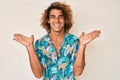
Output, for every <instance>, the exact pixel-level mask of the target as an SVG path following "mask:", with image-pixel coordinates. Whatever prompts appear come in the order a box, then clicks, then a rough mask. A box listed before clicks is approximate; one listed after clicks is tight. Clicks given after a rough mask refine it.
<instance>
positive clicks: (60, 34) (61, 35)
mask: <svg viewBox="0 0 120 80" xmlns="http://www.w3.org/2000/svg"><path fill="white" fill-rule="evenodd" d="M64 36H65V32H50V38H51V39H52V40H55V41H56V40H57V41H58V40H61V39H63V38H64Z"/></svg>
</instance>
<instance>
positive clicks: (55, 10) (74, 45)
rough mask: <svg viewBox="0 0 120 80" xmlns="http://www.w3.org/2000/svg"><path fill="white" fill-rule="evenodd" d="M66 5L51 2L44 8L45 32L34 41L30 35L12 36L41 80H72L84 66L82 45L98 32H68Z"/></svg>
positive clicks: (68, 15) (70, 12)
mask: <svg viewBox="0 0 120 80" xmlns="http://www.w3.org/2000/svg"><path fill="white" fill-rule="evenodd" d="M72 24H73V21H72V11H71V8H70V6H69V5H67V4H64V3H60V2H54V3H52V4H51V5H50V6H49V7H48V8H47V9H46V10H45V12H44V14H43V16H42V19H41V25H42V26H43V28H45V29H46V30H47V32H48V34H46V35H45V36H43V37H42V38H41V39H38V40H36V41H35V45H34V44H33V43H34V37H33V36H31V37H26V36H24V35H22V34H15V35H14V40H16V41H18V42H20V43H21V44H23V45H24V46H25V47H26V49H27V51H28V55H29V60H30V66H31V69H32V71H33V73H34V75H35V77H37V78H41V77H42V76H43V80H75V75H77V76H78V75H80V74H81V73H82V72H83V69H84V66H85V48H86V45H87V44H88V43H89V42H91V41H92V40H93V39H95V38H97V37H98V36H99V34H100V31H99V30H95V31H92V32H90V33H88V34H86V35H85V34H84V32H83V33H82V34H81V36H80V37H79V38H78V37H76V36H75V35H72V34H70V33H69V30H70V28H71V27H72Z"/></svg>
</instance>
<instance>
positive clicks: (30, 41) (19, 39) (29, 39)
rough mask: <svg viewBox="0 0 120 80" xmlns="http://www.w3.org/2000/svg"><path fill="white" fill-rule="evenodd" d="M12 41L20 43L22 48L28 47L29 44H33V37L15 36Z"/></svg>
mask: <svg viewBox="0 0 120 80" xmlns="http://www.w3.org/2000/svg"><path fill="white" fill-rule="evenodd" d="M13 39H14V40H16V41H17V42H19V43H21V44H22V45H24V46H29V45H30V44H33V42H34V36H33V35H32V36H31V37H26V36H24V35H22V34H15V35H14V38H13Z"/></svg>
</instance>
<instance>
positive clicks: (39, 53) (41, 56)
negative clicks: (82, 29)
mask: <svg viewBox="0 0 120 80" xmlns="http://www.w3.org/2000/svg"><path fill="white" fill-rule="evenodd" d="M34 48H35V51H36V54H37V56H38V59H39V61H40V63H41V64H42V66H44V64H45V55H44V52H43V46H42V44H41V42H40V40H36V41H35V44H34Z"/></svg>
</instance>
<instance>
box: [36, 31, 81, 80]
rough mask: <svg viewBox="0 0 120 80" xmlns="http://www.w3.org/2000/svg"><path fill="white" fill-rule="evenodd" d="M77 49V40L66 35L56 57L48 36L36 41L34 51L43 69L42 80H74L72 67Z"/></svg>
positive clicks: (70, 35) (72, 36) (73, 36)
mask: <svg viewBox="0 0 120 80" xmlns="http://www.w3.org/2000/svg"><path fill="white" fill-rule="evenodd" d="M78 48H79V38H78V37H76V36H75V35H72V34H69V33H66V34H65V37H64V40H63V42H62V44H61V47H60V50H59V53H58V56H57V54H56V49H55V47H54V45H53V44H52V41H51V39H50V36H49V34H46V35H45V36H43V37H42V38H41V39H39V40H36V42H35V50H36V53H37V55H38V58H39V61H40V63H41V65H42V67H43V69H44V71H43V80H75V76H74V69H73V65H74V62H75V60H76V53H77V51H78Z"/></svg>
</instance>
